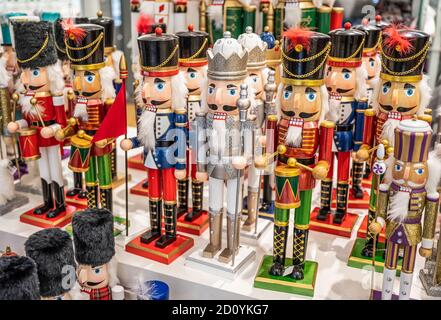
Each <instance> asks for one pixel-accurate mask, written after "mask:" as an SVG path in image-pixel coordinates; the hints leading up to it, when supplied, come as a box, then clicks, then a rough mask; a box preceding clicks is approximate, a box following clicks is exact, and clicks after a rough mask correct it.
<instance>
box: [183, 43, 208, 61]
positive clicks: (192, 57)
mask: <svg viewBox="0 0 441 320" xmlns="http://www.w3.org/2000/svg"><path fill="white" fill-rule="evenodd" d="M207 42H208V39H207V38H205V40H204V43H203V44H202V46H201V47H200V48H199V50H198V51H196V53H195V54H194V55H192V56H191V57H188V58H182V59H179V61H181V62H186V61H190V60H193V59H194V58H196V57H197V56H198V55H199V54H200V53H201V52H202V50H204V48H205V45H206V44H207Z"/></svg>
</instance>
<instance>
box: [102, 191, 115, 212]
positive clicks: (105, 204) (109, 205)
mask: <svg viewBox="0 0 441 320" xmlns="http://www.w3.org/2000/svg"><path fill="white" fill-rule="evenodd" d="M112 191H113V189H112V188H108V189H100V195H101V208H106V209H107V210H109V211H110V212H113V195H112Z"/></svg>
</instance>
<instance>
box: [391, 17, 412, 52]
mask: <svg viewBox="0 0 441 320" xmlns="http://www.w3.org/2000/svg"><path fill="white" fill-rule="evenodd" d="M409 29H410V28H408V27H406V26H404V25H402V24H393V25H391V26H390V27H387V28H386V29H385V30H384V33H385V34H387V37H386V39H385V40H384V43H383V44H384V46H385V47H386V49H387V51H389V52H392V51H394V50H397V51H399V52H400V54H401V55H405V54H408V53H410V52H412V50H414V49H415V48H414V46H413V45H412V43H411V42H410V40H409V38H406V37H404V36H403V35H401V34H400V32H399V31H400V30H409Z"/></svg>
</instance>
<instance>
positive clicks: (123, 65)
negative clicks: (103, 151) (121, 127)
mask: <svg viewBox="0 0 441 320" xmlns="http://www.w3.org/2000/svg"><path fill="white" fill-rule="evenodd" d="M119 74H120V78H121V81H122V82H123V87H124V90H125V87H126V86H125V85H126V80H127V78H128V77H129V73H128V70H127V62H126V58H125V57H124V55H123V56H122V57H121V61H120V62H119ZM124 105H125V106H126V108H125V109H126V110H125V111H126V112H125V116H126V134H125V135H124V138H125V139H127V101H126V93H125V92H124ZM127 152H128V151H124V162H125V176H126V177H125V184H126V237H128V236H129V166H128V163H129V158H128V154H127Z"/></svg>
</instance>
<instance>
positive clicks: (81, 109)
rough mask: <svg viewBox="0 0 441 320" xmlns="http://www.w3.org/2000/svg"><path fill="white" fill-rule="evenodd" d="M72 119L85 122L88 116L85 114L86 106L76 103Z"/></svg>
mask: <svg viewBox="0 0 441 320" xmlns="http://www.w3.org/2000/svg"><path fill="white" fill-rule="evenodd" d="M74 117H75V118H80V119H81V121H84V122H87V120H88V119H89V115H88V114H87V105H86V104H84V103H77V104H76V105H75V107H74Z"/></svg>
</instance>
